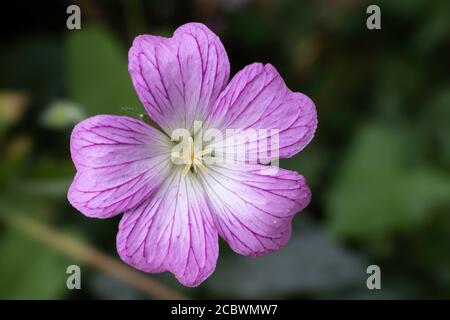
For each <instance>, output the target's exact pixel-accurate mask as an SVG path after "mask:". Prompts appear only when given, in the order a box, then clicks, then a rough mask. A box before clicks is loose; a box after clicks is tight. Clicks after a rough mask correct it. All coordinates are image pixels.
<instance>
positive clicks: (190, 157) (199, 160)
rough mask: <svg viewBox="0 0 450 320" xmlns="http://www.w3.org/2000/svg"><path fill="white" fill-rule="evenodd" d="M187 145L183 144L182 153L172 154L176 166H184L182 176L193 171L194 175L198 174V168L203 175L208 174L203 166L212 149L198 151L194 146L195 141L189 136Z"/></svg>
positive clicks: (174, 152) (175, 152)
mask: <svg viewBox="0 0 450 320" xmlns="http://www.w3.org/2000/svg"><path fill="white" fill-rule="evenodd" d="M187 140H188V141H187V143H185V142H183V141H182V142H181V143H182V144H183V148H182V151H173V152H172V161H173V160H178V161H173V162H174V163H175V164H184V168H183V172H182V173H181V174H182V176H186V175H187V174H188V172H189V171H190V170H191V169H192V170H191V171H193V172H194V173H197V168H198V169H200V170H201V171H202V172H203V173H207V172H208V168H206V166H205V165H204V164H203V161H204V156H206V155H208V154H210V153H211V152H212V150H211V149H204V150H201V149H198V150H197V148H196V146H195V144H194V139H193V138H192V137H191V136H189V138H188V139H187Z"/></svg>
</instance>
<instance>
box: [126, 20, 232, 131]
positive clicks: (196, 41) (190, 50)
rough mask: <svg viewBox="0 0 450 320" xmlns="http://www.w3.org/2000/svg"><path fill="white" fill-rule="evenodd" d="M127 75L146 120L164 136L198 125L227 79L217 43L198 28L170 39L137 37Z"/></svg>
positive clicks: (193, 26)
mask: <svg viewBox="0 0 450 320" xmlns="http://www.w3.org/2000/svg"><path fill="white" fill-rule="evenodd" d="M128 69H129V71H130V74H131V78H132V81H133V84H134V86H135V88H136V91H137V93H138V95H139V97H140V99H141V101H142V103H143V104H144V106H145V108H146V109H147V112H148V113H149V115H150V117H151V118H152V119H153V120H155V121H156V122H157V123H158V124H159V125H160V126H161V128H163V130H165V132H166V133H167V134H168V135H171V134H172V132H173V130H175V129H178V128H186V129H190V128H191V126H192V123H193V121H194V120H198V121H203V120H204V119H205V118H206V116H207V115H208V113H209V112H210V110H211V108H212V105H213V104H214V102H215V100H216V99H217V97H218V96H219V94H220V92H221V91H222V90H223V89H224V88H225V86H226V84H227V82H228V79H229V73H230V65H229V62H228V57H227V53H226V51H225V49H224V47H223V45H222V43H221V42H220V39H219V38H218V37H217V36H216V35H215V34H214V33H213V32H212V31H211V30H209V29H208V28H207V27H206V26H205V25H203V24H200V23H188V24H185V25H183V26H181V27H179V28H178V29H177V30H176V31H175V33H174V35H173V37H172V38H164V37H156V36H151V35H143V36H138V37H137V38H136V39H135V40H134V42H133V46H132V47H131V49H130V51H129V65H128Z"/></svg>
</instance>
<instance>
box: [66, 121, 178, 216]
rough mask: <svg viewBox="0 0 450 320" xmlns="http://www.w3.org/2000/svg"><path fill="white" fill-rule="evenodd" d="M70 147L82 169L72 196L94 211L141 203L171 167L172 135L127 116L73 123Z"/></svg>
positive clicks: (77, 205) (114, 211) (116, 211)
mask: <svg viewBox="0 0 450 320" xmlns="http://www.w3.org/2000/svg"><path fill="white" fill-rule="evenodd" d="M70 151H71V154H72V159H73V162H74V163H75V166H76V168H77V174H76V176H75V179H74V181H73V183H72V185H71V186H70V189H69V193H68V199H69V201H70V203H71V204H72V205H73V206H74V207H75V208H77V209H78V210H79V211H81V212H82V213H83V214H85V215H87V216H89V217H96V218H108V217H111V216H114V215H116V214H119V213H121V212H123V211H125V210H128V209H131V208H133V207H135V206H136V205H138V204H140V203H141V202H142V201H143V200H145V199H146V198H147V197H148V196H149V195H151V194H152V192H153V191H154V190H155V189H156V188H157V187H158V186H159V185H160V184H161V182H162V180H164V179H165V177H167V176H168V174H169V169H170V167H171V160H170V151H171V146H170V141H169V138H168V137H167V136H166V135H164V134H163V133H162V132H160V131H158V130H156V129H154V128H152V127H150V126H148V125H147V124H145V123H144V122H142V121H138V120H135V119H133V118H128V117H122V116H108V115H100V116H95V117H92V118H88V119H86V120H84V121H82V122H80V123H79V124H78V125H77V126H76V127H75V128H74V129H73V132H72V136H71V140H70Z"/></svg>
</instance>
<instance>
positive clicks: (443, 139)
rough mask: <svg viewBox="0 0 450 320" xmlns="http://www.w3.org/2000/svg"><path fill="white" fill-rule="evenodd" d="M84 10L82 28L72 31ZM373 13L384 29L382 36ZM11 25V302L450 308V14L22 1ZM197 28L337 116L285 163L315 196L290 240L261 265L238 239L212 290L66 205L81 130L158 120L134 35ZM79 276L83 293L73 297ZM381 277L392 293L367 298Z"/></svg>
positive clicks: (6, 120)
mask: <svg viewBox="0 0 450 320" xmlns="http://www.w3.org/2000/svg"><path fill="white" fill-rule="evenodd" d="M72 3H74V4H77V5H79V6H80V7H81V13H82V20H81V30H73V31H69V30H67V28H66V19H67V17H68V14H66V8H67V6H68V5H70V4H72ZM370 4H377V5H379V6H380V8H381V26H382V29H381V30H373V31H372V30H368V29H367V28H366V19H367V17H368V15H367V14H366V8H367V6H368V5H370ZM2 11H3V12H4V15H5V16H7V17H5V19H3V18H2V22H1V23H2V25H1V29H0V33H1V39H2V40H1V43H0V298H3V299H16V298H30V299H78V298H83V299H91V298H92V299H149V298H150V299H151V298H162V297H167V295H164V293H163V291H164V288H166V289H165V290H173V291H172V292H171V293H170V294H169V296H170V295H172V296H173V294H175V293H176V294H180V295H184V296H187V297H189V298H313V299H327V298H331V299H334V298H344V299H365V298H368V299H396V298H398V299H412V298H450V179H449V176H450V171H449V169H450V139H449V133H450V77H449V75H450V63H449V57H450V1H445V0H442V1H426V0H399V1H388V0H386V1H357V0H334V1H333V0H329V1H325V0H317V1H294V0H285V1H269V0H254V1H252V0H231V1H226V0H210V1H209V0H197V1H168V0H147V1H144V0H128V1H126V0H123V1H88V0H85V1H70V2H64V1H52V2H50V1H49V4H47V5H44V4H42V3H41V2H39V3H34V2H33V3H32V2H29V3H28V4H24V5H19V4H14V2H13V1H7V2H6V3H5V4H2ZM8 18H9V19H8ZM190 21H199V22H203V23H205V24H207V25H208V26H209V27H210V28H211V29H212V30H214V31H215V32H216V33H217V34H218V35H219V36H220V38H221V39H222V42H223V43H224V46H225V48H226V49H227V52H228V55H229V59H230V62H231V66H232V74H235V73H236V72H237V71H239V70H240V69H241V68H242V67H244V66H245V65H247V64H250V63H252V62H255V61H260V62H270V63H272V64H273V65H275V67H276V68H277V69H278V70H279V72H280V73H281V75H282V76H283V77H284V79H285V81H286V83H287V85H288V86H289V88H291V89H292V90H294V91H301V92H303V93H305V94H307V95H308V96H310V97H311V98H312V99H313V100H314V101H315V103H316V106H317V110H318V116H319V127H318V131H317V133H316V136H315V138H314V140H313V141H312V143H311V144H310V145H309V146H308V147H307V148H306V149H305V150H304V151H303V152H302V153H301V154H299V155H297V156H295V157H294V158H292V159H288V160H283V161H282V162H281V166H282V167H284V168H289V169H293V170H296V171H299V172H300V173H302V174H304V175H305V177H306V179H307V181H308V182H309V185H310V186H311V188H312V192H313V198H312V202H311V204H310V205H309V207H308V208H307V209H306V210H305V211H304V212H303V213H302V214H300V215H299V216H297V217H296V218H295V220H294V232H293V235H292V240H291V241H290V243H289V244H288V245H287V246H286V247H285V248H284V249H282V250H281V251H279V252H277V253H275V254H271V255H268V256H265V257H260V258H256V259H255V258H246V257H241V256H239V255H237V254H234V253H233V252H232V251H231V250H230V249H229V248H228V247H227V246H226V245H225V244H224V243H221V247H220V251H221V252H220V257H219V260H218V264H217V270H216V272H215V273H214V274H213V275H212V276H211V277H210V278H209V279H208V280H207V281H205V282H204V283H203V284H202V285H201V286H200V287H198V288H195V289H189V288H184V287H182V286H181V285H179V284H178V282H177V281H176V280H175V279H174V278H173V277H172V276H171V275H169V274H158V275H145V274H141V273H138V272H136V271H134V270H132V269H131V268H127V267H124V266H123V265H122V264H121V263H120V262H119V258H118V255H117V253H116V250H115V235H116V231H117V225H118V222H119V219H120V217H117V218H113V219H109V220H96V219H88V218H86V217H84V216H83V215H81V214H78V213H77V211H76V210H75V209H73V208H72V207H71V206H70V205H69V203H68V201H67V199H66V193H67V188H68V186H69V184H70V182H71V179H72V177H73V175H74V172H75V170H74V167H73V165H72V162H71V160H70V154H69V144H68V142H69V135H70V132H71V129H72V127H73V125H74V124H75V123H76V122H78V121H80V120H81V119H83V118H85V117H87V116H90V115H95V114H102V113H107V114H127V115H131V116H134V117H138V116H139V114H141V113H143V109H142V107H141V104H140V102H139V101H138V99H137V97H136V94H135V92H134V90H133V88H132V86H131V81H130V78H129V75H128V72H127V56H126V54H127V50H128V48H129V47H130V45H131V42H132V40H133V38H134V37H135V36H136V35H138V34H143V33H151V34H159V35H165V36H170V35H171V34H172V32H173V31H174V30H175V29H176V28H177V27H178V26H179V25H181V24H183V23H186V22H190ZM72 264H77V265H80V267H81V270H82V290H68V289H67V288H66V279H67V276H68V274H66V268H67V266H68V265H72ZM371 264H377V265H379V266H380V268H381V285H382V289H381V290H368V289H367V287H366V279H367V277H368V275H367V273H366V268H367V267H368V266H369V265H371ZM163 286H164V287H163ZM174 292H175V293H174Z"/></svg>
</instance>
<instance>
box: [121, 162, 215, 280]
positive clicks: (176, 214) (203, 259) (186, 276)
mask: <svg viewBox="0 0 450 320" xmlns="http://www.w3.org/2000/svg"><path fill="white" fill-rule="evenodd" d="M180 172H181V170H177V171H176V172H174V174H172V175H171V177H170V178H169V179H167V181H166V182H165V183H164V184H163V186H162V187H161V188H160V190H158V191H157V192H156V193H155V195H154V196H153V197H152V198H151V199H149V200H147V201H146V202H144V203H143V204H142V205H141V206H139V207H137V208H136V209H133V210H130V211H128V212H126V213H125V214H124V216H123V218H122V220H121V221H120V225H119V233H118V235H117V250H118V252H119V254H120V257H121V258H122V260H124V261H125V262H127V263H128V264H130V265H132V266H134V267H135V268H137V269H140V270H142V271H145V272H162V271H170V272H172V273H173V274H174V275H175V276H176V277H177V279H178V280H179V281H180V282H181V283H182V284H184V285H185V286H192V287H194V286H197V285H199V284H200V283H201V282H202V281H203V280H205V279H206V278H207V277H208V276H209V275H210V274H211V273H212V272H213V271H214V269H215V266H216V261H217V256H218V250H219V249H218V235H217V231H216V229H215V227H214V225H213V221H212V217H211V213H210V211H209V208H208V204H207V200H206V198H205V193H204V191H203V189H202V187H201V185H200V184H199V182H198V181H197V180H196V179H195V178H194V177H192V176H190V175H188V176H186V177H182V176H181V173H180Z"/></svg>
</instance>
